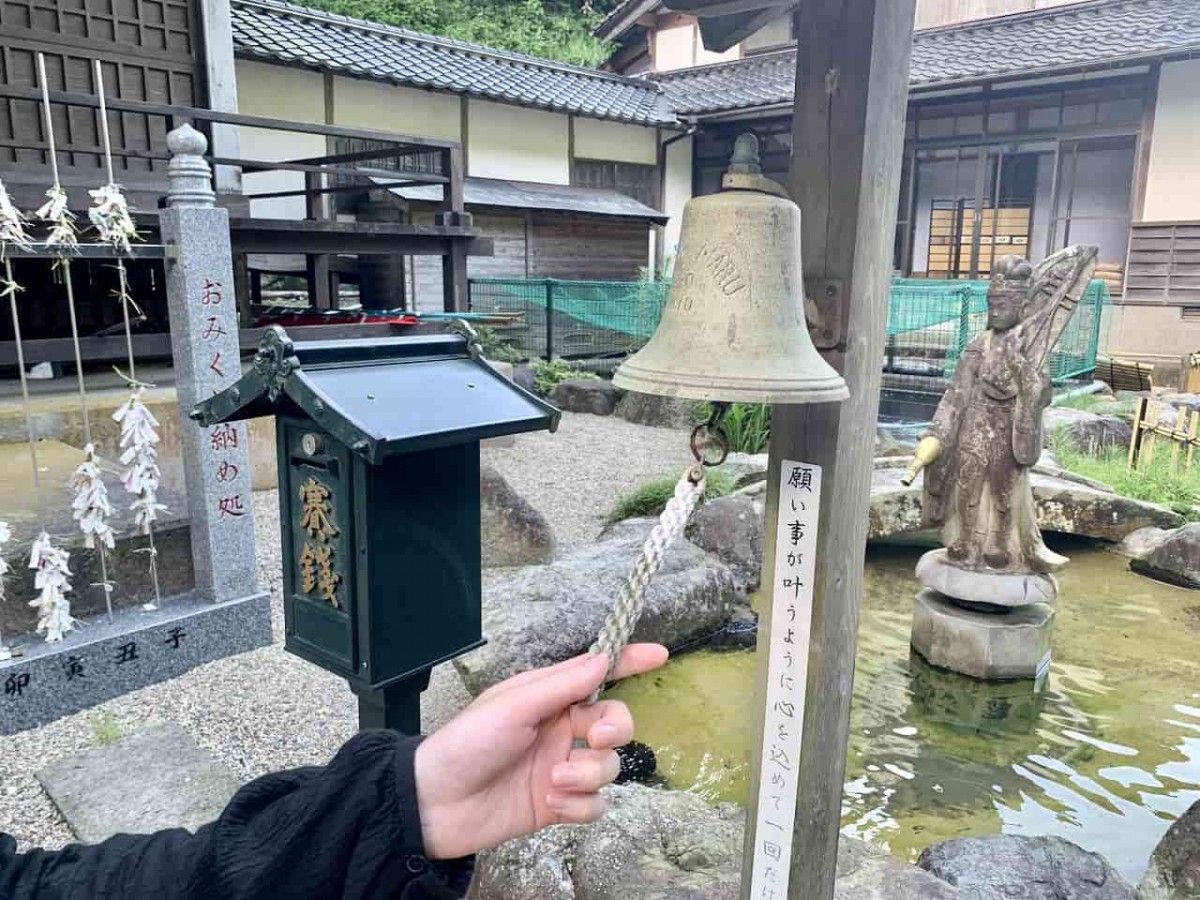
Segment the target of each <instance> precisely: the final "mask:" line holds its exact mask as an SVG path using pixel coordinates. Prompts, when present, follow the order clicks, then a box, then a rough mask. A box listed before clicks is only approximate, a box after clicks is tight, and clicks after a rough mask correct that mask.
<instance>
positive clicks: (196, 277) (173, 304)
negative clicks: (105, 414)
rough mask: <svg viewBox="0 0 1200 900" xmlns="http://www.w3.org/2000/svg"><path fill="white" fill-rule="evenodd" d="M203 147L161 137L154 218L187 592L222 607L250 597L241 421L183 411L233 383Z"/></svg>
mask: <svg viewBox="0 0 1200 900" xmlns="http://www.w3.org/2000/svg"><path fill="white" fill-rule="evenodd" d="M206 146H207V142H206V140H205V138H204V135H202V134H200V132H198V131H196V130H195V129H194V128H192V127H191V126H190V125H183V126H181V127H179V128H177V129H175V130H174V131H172V132H171V133H170V134H169V135H167V147H168V149H169V150H170V151H171V163H170V166H169V168H168V175H167V178H168V192H167V204H168V208H167V209H164V210H162V211H161V212H160V214H159V222H160V224H161V227H162V239H163V243H164V244H166V245H167V246H168V247H170V248H173V250H174V255H171V256H168V258H167V261H166V269H167V303H168V311H169V312H170V318H171V351H172V354H173V356H174V360H175V374H176V389H177V392H178V398H179V417H180V442H181V444H182V449H183V467H184V477H185V480H186V484H187V495H188V506H189V508H190V514H191V531H192V554H193V558H194V560H195V567H196V594H197V596H199V597H201V598H202V599H205V600H210V601H213V602H222V601H225V600H234V599H237V598H241V597H247V596H249V595H251V594H254V593H256V592H257V590H258V569H257V564H256V561H255V557H254V517H253V514H252V510H251V486H250V455H249V447H248V443H247V442H248V440H249V433H248V429H247V427H246V425H245V424H244V423H237V424H226V425H218V426H215V427H213V428H201V427H200V426H199V425H197V424H196V423H195V422H193V421H192V420H191V419H189V418H188V414H189V413H190V412H191V410H192V407H193V406H195V405H196V403H197V402H199V401H200V400H204V399H207V398H208V397H211V396H212V395H213V394H215V393H217V392H218V391H221V390H224V389H225V388H227V387H229V385H231V384H233V383H234V382H235V381H237V379H238V378H240V377H241V374H242V372H241V363H240V347H239V345H238V320H237V304H236V301H235V297H234V280H233V254H232V251H231V249H230V242H229V214H228V213H227V212H226V211H225V210H223V209H218V208H216V207H215V206H214V205H213V201H214V194H213V189H212V172H211V170H210V168H209V165H208V163H207V162H205V160H204V158H203V154H204V151H205V149H206Z"/></svg>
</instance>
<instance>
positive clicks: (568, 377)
mask: <svg viewBox="0 0 1200 900" xmlns="http://www.w3.org/2000/svg"><path fill="white" fill-rule="evenodd" d="M599 377H600V376H599V375H597V374H596V373H595V372H588V371H587V370H585V369H577V368H575V367H574V366H573V365H571V363H570V362H568V361H567V360H565V359H552V360H550V362H546V361H545V360H544V359H539V360H537V361H536V362H535V363H534V364H533V389H534V390H535V391H537V393H539V394H541V395H542V396H543V397H549V396H550V395H551V394H553V393H554V389H555V388H556V387H558V386H559V385H560V384H562V383H563V382H564V381H578V380H579V379H581V378H582V379H586V380H598V379H599Z"/></svg>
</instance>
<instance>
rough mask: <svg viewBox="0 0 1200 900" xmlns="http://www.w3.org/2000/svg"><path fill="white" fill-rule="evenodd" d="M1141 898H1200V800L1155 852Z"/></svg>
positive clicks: (1190, 899) (1166, 899) (1141, 891)
mask: <svg viewBox="0 0 1200 900" xmlns="http://www.w3.org/2000/svg"><path fill="white" fill-rule="evenodd" d="M1137 898H1138V900H1197V898H1200V800H1197V801H1196V802H1195V803H1193V804H1192V806H1191V808H1190V809H1189V810H1188V811H1187V812H1185V813H1184V814H1183V815H1182V816H1181V817H1180V818H1179V819H1177V820H1176V822H1175V824H1174V825H1172V826H1171V827H1170V828H1169V829H1168V830H1167V833H1166V835H1165V836H1164V837H1163V839H1162V840H1161V841H1159V843H1158V846H1157V847H1156V848H1155V849H1154V853H1152V854H1151V856H1150V865H1149V866H1148V867H1147V868H1146V874H1145V876H1143V878H1142V883H1141V884H1139V885H1138V891H1137Z"/></svg>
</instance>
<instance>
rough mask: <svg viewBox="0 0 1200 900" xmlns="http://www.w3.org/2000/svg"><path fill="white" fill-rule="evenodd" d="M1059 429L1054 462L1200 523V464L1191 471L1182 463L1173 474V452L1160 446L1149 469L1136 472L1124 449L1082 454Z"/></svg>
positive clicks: (1055, 442)
mask: <svg viewBox="0 0 1200 900" xmlns="http://www.w3.org/2000/svg"><path fill="white" fill-rule="evenodd" d="M1065 432H1066V429H1065V428H1060V429H1058V431H1057V432H1055V435H1054V441H1053V443H1054V448H1053V450H1054V458H1055V459H1056V460H1058V464H1059V465H1061V466H1062V467H1063V468H1064V469H1066V470H1067V471H1069V472H1074V473H1076V474H1077V475H1082V476H1083V477H1085V478H1091V479H1093V480H1095V481H1101V482H1104V483H1105V484H1107V485H1110V486H1111V487H1112V489H1113V490H1115V491H1116V492H1117V493H1118V494H1121V495H1122V496H1125V497H1132V498H1133V499H1134V500H1145V501H1146V502H1148V503H1157V504H1159V505H1160V506H1166V507H1169V508H1171V509H1173V510H1175V511H1176V512H1178V513H1180V514H1181V515H1183V516H1185V517H1186V518H1187V519H1188V520H1189V521H1193V522H1196V521H1200V461H1198V462H1197V463H1194V464H1193V465H1192V468H1191V470H1190V471H1185V470H1184V468H1183V460H1182V459H1180V461H1179V466H1178V468H1177V471H1176V472H1175V473H1174V474H1173V473H1172V472H1171V448H1170V447H1169V446H1168V445H1167V442H1165V441H1163V442H1160V444H1159V446H1158V447H1157V448H1156V449H1157V450H1158V453H1156V455H1155V457H1154V462H1153V463H1152V464H1150V465H1146V464H1144V463H1143V464H1142V466H1141V468H1139V469H1138V470H1137V471H1134V472H1131V471H1129V468H1128V459H1129V454H1128V453H1127V451H1125V450H1124V449H1121V448H1113V449H1111V450H1108V451H1107V452H1105V453H1101V454H1099V455H1097V456H1092V455H1090V454H1087V453H1080V452H1079V451H1078V450H1077V449H1076V448H1075V447H1074V445H1072V443H1071V441H1070V440H1069V439H1068V438H1067V436H1066V433H1065Z"/></svg>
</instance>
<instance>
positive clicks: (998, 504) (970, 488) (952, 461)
mask: <svg viewBox="0 0 1200 900" xmlns="http://www.w3.org/2000/svg"><path fill="white" fill-rule="evenodd" d="M1023 331H1024V326H1022V325H1018V326H1016V327H1014V328H1010V329H1008V330H1006V331H991V330H989V331H985V332H984V333H983V334H981V335H979V336H978V337H977V338H975V340H973V341H972V342H971V343H970V344H969V345H968V346H967V349H966V350H965V351H964V352H963V355H962V358H961V359H960V361H959V364H958V367H957V369H956V370H955V372H954V376H953V378H952V379H951V382H950V387H949V389H948V390H947V391H946V394H945V396H944V397H943V398H942V401H941V403H940V404H939V405H938V409H937V413H936V414H935V415H934V418H933V422H932V424H931V425H930V428H929V431H928V432H927V433H928V434H929V435H932V436H934V437H936V438H938V439H939V440H940V441H941V442H942V449H941V453H940V454H939V456H938V458H937V460H935V461H934V462H933V463H932V464H931V465H930V466H929V467H928V468H927V469H926V471H925V505H924V509H925V519H926V523H927V524H929V525H938V526H941V529H942V533H941V535H942V542H943V544H945V546H946V547H948V548H955V547H957V548H959V549H960V550H965V557H964V558H960V559H956V560H955V561H956V562H958V563H959V564H961V565H964V567H967V568H980V569H982V568H986V567H987V566H986V564H985V562H984V554H985V552H986V551H987V550H996V549H998V550H1002V551H1004V552H1006V553H1007V554H1008V564H1007V565H1006V566H1005V567H1004V571H1010V572H1052V571H1054V570H1055V569H1058V568H1060V567H1061V566H1062V565H1064V564H1065V563H1066V559H1065V558H1064V557H1061V556H1059V555H1058V554H1056V553H1053V552H1051V551H1050V550H1048V549H1047V548H1046V545H1045V544H1044V543H1043V542H1042V535H1041V531H1040V530H1039V528H1038V524H1037V515H1036V510H1035V508H1034V503H1033V490H1032V488H1031V486H1030V483H1029V467H1030V466H1032V465H1033V464H1034V463H1036V462H1037V460H1038V457H1039V456H1040V455H1041V451H1042V411H1043V410H1044V409H1045V408H1046V406H1047V405H1048V404H1049V401H1050V396H1051V386H1050V381H1049V378H1048V376H1047V375H1046V374H1045V373H1044V372H1042V371H1039V370H1038V369H1037V368H1035V367H1034V365H1033V364H1032V363H1031V362H1030V361H1029V360H1028V357H1027V355H1026V353H1025V352H1024V351H1023V347H1024V346H1025V344H1026V338H1025V335H1024V333H1023ZM964 502H965V503H969V504H970V505H971V506H972V508H973V510H974V515H973V517H972V518H973V520H974V521H973V523H972V525H971V526H970V527H966V525H965V523H964V522H963V521H962V516H961V515H960V510H961V508H962V505H963V504H964Z"/></svg>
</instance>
